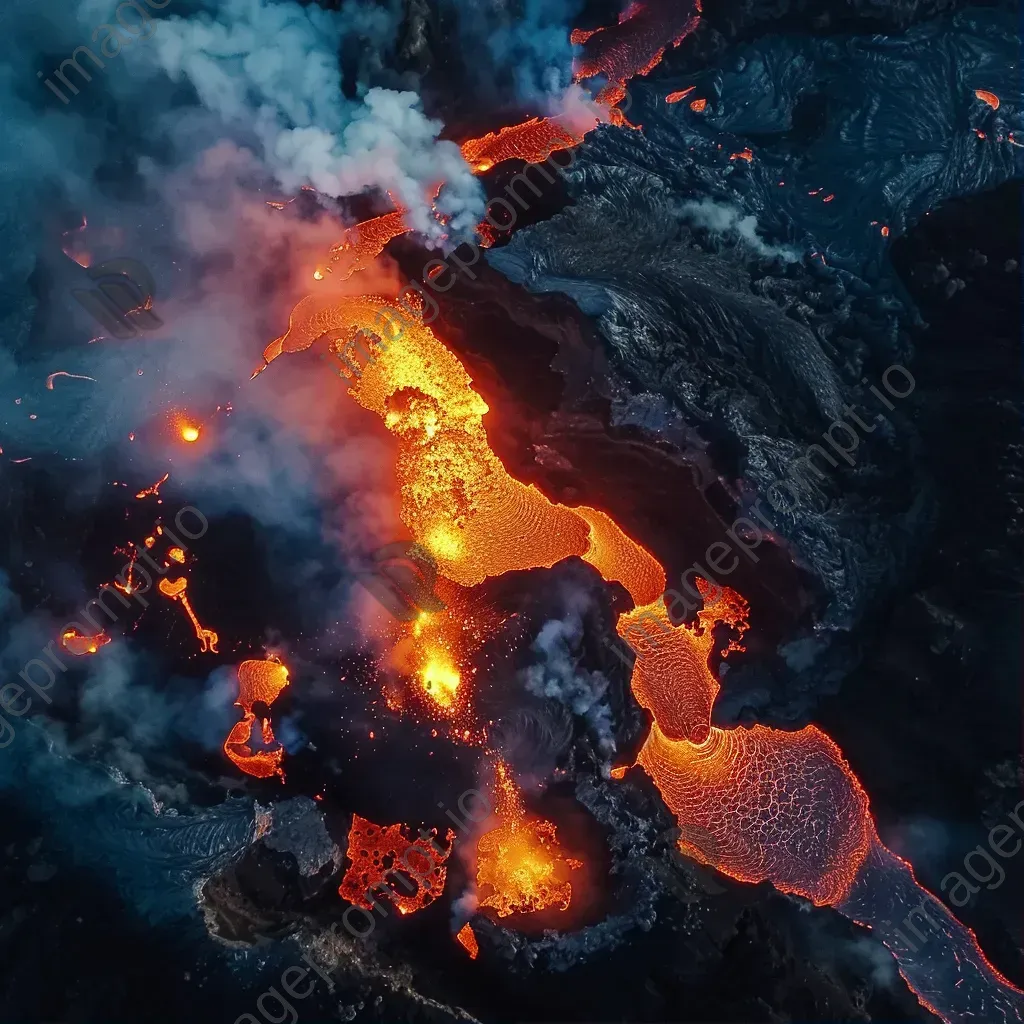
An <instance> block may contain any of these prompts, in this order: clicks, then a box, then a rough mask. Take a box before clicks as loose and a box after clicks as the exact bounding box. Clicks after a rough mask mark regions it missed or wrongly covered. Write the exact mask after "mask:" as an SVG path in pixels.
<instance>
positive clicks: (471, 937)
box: [455, 921, 480, 960]
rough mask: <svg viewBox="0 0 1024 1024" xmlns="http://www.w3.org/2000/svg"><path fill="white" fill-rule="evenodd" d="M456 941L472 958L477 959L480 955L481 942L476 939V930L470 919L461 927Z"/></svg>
mask: <svg viewBox="0 0 1024 1024" xmlns="http://www.w3.org/2000/svg"><path fill="white" fill-rule="evenodd" d="M455 941H456V942H458V944H459V945H460V946H461V947H462V948H463V949H464V950H465V951H466V952H467V953H468V954H469V959H470V960H475V959H476V958H477V957H478V956H479V955H480V943H479V942H477V941H476V932H474V931H473V929H472V928H471V927H470V925H469V922H468V921H467V922H466V923H465V924H464V925H463V926H462V927H461V928H460V929H459V931H458V934H457V935H456V936H455Z"/></svg>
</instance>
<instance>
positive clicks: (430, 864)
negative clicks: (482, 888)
mask: <svg viewBox="0 0 1024 1024" xmlns="http://www.w3.org/2000/svg"><path fill="white" fill-rule="evenodd" d="M454 838H455V832H454V831H452V829H449V830H448V833H447V835H446V836H445V844H443V845H441V846H440V848H439V847H438V844H437V842H436V839H437V832H436V830H431V831H430V832H426V833H424V831H423V830H421V831H420V835H419V838H418V839H410V838H409V836H408V829H407V828H406V827H405V826H404V825H400V824H399V825H386V826H382V825H374V824H373V822H371V821H367V820H366V819H365V818H361V817H359V815H358V814H353V815H352V827H351V828H350V829H349V833H348V858H349V860H350V861H351V862H352V863H351V864H350V865H349V867H348V870H347V871H346V872H345V875H344V877H343V878H342V880H341V885H340V886H339V888H338V895H339V896H341V897H342V898H343V899H346V900H348V901H349V903H352V904H354V905H355V906H357V907H362V908H363V909H364V910H371V909H372V908H373V907H374V906H375V905H376V903H377V898H378V897H380V896H382V895H383V896H384V897H385V898H386V899H388V900H390V901H391V902H392V903H393V904H394V905H395V907H397V908H398V912H399V913H400V914H412V913H414V912H415V911H417V910H422V909H423V907H426V906H428V905H429V904H431V903H433V902H434V900H435V899H437V897H438V896H440V895H441V893H442V892H444V882H445V877H446V875H447V871H448V869H447V868H446V867H445V861H446V860H447V859H448V855H449V854H450V853H451V850H452V840H453V839H454ZM398 885H401V886H402V888H403V889H404V890H405V891H404V892H400V891H399V890H398V888H397V886H398Z"/></svg>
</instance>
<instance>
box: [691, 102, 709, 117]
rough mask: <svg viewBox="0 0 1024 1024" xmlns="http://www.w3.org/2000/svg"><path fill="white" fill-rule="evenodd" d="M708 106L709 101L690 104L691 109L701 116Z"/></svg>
mask: <svg viewBox="0 0 1024 1024" xmlns="http://www.w3.org/2000/svg"><path fill="white" fill-rule="evenodd" d="M707 105H708V101H707V100H705V99H699V100H693V101H692V102H691V103H690V109H691V110H693V111H695V112H696V113H698V114H699V113H700V112H701V111H702V110H703V109H704V108H705V107H706V106H707Z"/></svg>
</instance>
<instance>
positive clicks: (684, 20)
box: [572, 0, 701, 102]
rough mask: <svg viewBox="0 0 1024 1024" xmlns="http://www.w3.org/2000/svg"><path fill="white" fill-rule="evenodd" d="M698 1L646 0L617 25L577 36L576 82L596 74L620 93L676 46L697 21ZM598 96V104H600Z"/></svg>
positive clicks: (626, 12)
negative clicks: (578, 44) (629, 82)
mask: <svg viewBox="0 0 1024 1024" xmlns="http://www.w3.org/2000/svg"><path fill="white" fill-rule="evenodd" d="M700 12H701V2H700V0H695V2H694V3H692V4H691V3H688V2H687V0H645V2H642V3H631V4H630V5H629V7H628V8H627V9H626V10H625V11H624V12H623V13H622V14H621V15H620V16H619V23H618V25H614V26H612V27H610V28H602V29H598V30H597V31H595V32H591V33H590V34H589V35H586V36H583V34H582V33H581V34H579V35H576V36H575V37H574V38H573V39H572V41H573V42H578V43H580V44H581V45H583V47H584V52H583V54H582V55H581V56H580V57H579V58H578V59H577V60H576V63H575V66H574V68H573V72H574V77H575V79H576V81H578V82H582V81H586V80H587V79H589V78H595V77H597V76H598V75H600V76H602V77H603V78H605V79H607V81H608V83H609V86H606V87H605V91H606V92H607V91H608V89H609V88H611V89H615V88H616V87H618V89H620V90H622V92H624V90H625V85H626V83H627V82H628V81H629V80H630V79H632V78H635V77H636V76H638V75H639V76H644V75H647V74H648V73H650V72H651V71H652V70H653V69H654V68H655V67H657V66H658V64H659V63H660V62H661V58H662V57H663V56H664V55H665V50H666V49H668V47H669V46H678V45H679V44H680V43H681V42H682V41H683V40H684V39H685V38H686V37H687V36H688V35H689V34H690V33H691V32H692V31H693V30H694V29H695V28H696V27H697V24H698V22H699V21H700ZM601 98H602V97H601V95H599V96H598V102H600V101H601Z"/></svg>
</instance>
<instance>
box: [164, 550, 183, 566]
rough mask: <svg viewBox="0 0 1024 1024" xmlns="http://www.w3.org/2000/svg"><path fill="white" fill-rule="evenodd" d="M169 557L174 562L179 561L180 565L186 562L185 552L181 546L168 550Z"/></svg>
mask: <svg viewBox="0 0 1024 1024" xmlns="http://www.w3.org/2000/svg"><path fill="white" fill-rule="evenodd" d="M167 557H168V558H169V559H170V560H171V561H172V562H177V563H178V564H179V565H184V564H185V552H184V551H183V550H182V549H181V548H171V549H170V550H169V551H168V552H167Z"/></svg>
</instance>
